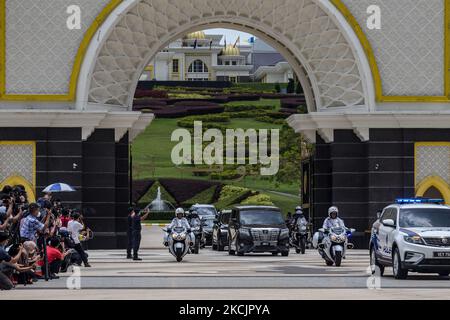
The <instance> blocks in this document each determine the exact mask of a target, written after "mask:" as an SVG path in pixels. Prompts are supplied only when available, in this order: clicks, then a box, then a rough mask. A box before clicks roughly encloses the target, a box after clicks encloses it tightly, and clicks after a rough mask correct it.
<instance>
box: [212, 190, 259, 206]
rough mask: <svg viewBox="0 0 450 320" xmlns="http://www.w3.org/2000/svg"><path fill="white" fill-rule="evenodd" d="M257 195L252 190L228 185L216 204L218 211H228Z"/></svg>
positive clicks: (221, 192)
mask: <svg viewBox="0 0 450 320" xmlns="http://www.w3.org/2000/svg"><path fill="white" fill-rule="evenodd" d="M255 194H257V193H256V192H253V191H252V190H250V189H247V188H242V187H236V186H232V185H226V186H223V187H222V190H221V191H220V198H219V200H218V201H217V202H216V203H215V206H216V208H217V209H219V210H222V209H227V208H229V207H230V206H232V205H235V204H239V203H241V202H242V201H244V200H245V199H247V198H248V197H250V196H253V195H255Z"/></svg>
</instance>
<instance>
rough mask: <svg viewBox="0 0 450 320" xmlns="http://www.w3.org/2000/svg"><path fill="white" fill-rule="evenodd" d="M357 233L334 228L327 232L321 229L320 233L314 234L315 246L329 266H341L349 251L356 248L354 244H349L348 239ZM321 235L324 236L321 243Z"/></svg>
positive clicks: (346, 229)
mask: <svg viewBox="0 0 450 320" xmlns="http://www.w3.org/2000/svg"><path fill="white" fill-rule="evenodd" d="M355 231H356V230H355V229H348V228H344V227H334V228H331V229H327V230H326V229H323V228H322V229H319V232H316V234H314V237H313V246H314V248H317V249H318V251H319V254H320V255H321V256H322V258H323V259H324V260H325V263H326V264H327V266H332V265H336V267H340V266H341V264H342V259H345V255H346V252H347V249H353V247H354V246H353V244H352V243H349V242H348V237H349V235H351V234H352V233H354V232H355ZM321 235H323V240H322V241H320V238H321ZM319 242H320V243H319Z"/></svg>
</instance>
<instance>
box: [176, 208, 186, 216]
mask: <svg viewBox="0 0 450 320" xmlns="http://www.w3.org/2000/svg"><path fill="white" fill-rule="evenodd" d="M179 214H182V215H183V216H184V209H183V208H178V209H177V210H175V217H176V216H178V215H179Z"/></svg>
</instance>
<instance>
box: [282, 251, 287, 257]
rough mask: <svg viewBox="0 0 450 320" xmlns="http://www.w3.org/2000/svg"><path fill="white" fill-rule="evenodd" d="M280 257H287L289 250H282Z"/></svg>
mask: <svg viewBox="0 0 450 320" xmlns="http://www.w3.org/2000/svg"><path fill="white" fill-rule="evenodd" d="M281 256H282V257H289V251H284V252H282V253H281Z"/></svg>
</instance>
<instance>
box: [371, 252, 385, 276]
mask: <svg viewBox="0 0 450 320" xmlns="http://www.w3.org/2000/svg"><path fill="white" fill-rule="evenodd" d="M370 269H371V271H372V274H376V273H377V271H379V273H380V276H381V277H382V276H383V275H384V266H383V265H382V264H380V263H379V262H378V259H377V254H376V252H375V249H374V248H373V247H372V248H371V249H370Z"/></svg>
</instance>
